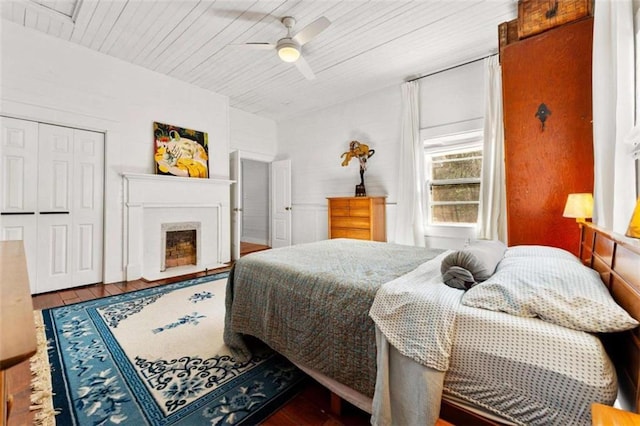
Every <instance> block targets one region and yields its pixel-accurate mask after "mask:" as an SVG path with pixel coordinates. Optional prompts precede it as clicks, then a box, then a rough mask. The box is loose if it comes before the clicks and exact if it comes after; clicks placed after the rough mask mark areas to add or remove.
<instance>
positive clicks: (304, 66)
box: [294, 56, 316, 80]
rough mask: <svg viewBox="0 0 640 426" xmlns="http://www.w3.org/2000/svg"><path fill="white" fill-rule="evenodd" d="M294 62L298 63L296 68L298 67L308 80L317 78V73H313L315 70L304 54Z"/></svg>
mask: <svg viewBox="0 0 640 426" xmlns="http://www.w3.org/2000/svg"><path fill="white" fill-rule="evenodd" d="M294 64H296V68H298V71H300V72H301V73H302V75H304V77H305V78H306V79H307V80H315V79H316V75H315V74H314V73H313V71H312V70H311V67H310V66H309V64H308V63H307V61H306V60H305V59H304V57H303V56H300V57H299V58H298V60H297V61H295V62H294Z"/></svg>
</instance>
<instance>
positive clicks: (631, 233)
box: [625, 198, 640, 238]
mask: <svg viewBox="0 0 640 426" xmlns="http://www.w3.org/2000/svg"><path fill="white" fill-rule="evenodd" d="M625 235H626V236H627V237H631V238H640V198H638V201H637V202H636V208H635V209H634V210H633V214H632V215H631V221H629V227H628V228H627V232H626V233H625Z"/></svg>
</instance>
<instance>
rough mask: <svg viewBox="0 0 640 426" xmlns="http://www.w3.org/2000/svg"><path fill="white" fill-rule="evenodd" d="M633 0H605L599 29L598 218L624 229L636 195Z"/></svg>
mask: <svg viewBox="0 0 640 426" xmlns="http://www.w3.org/2000/svg"><path fill="white" fill-rule="evenodd" d="M634 57H635V55H634V29H633V5H632V0H599V1H597V2H596V3H595V11H594V28H593V148H594V163H595V164H594V166H595V168H594V173H595V182H594V194H593V196H594V208H593V222H594V223H596V224H597V225H599V226H602V227H604V228H606V229H611V230H613V231H614V232H618V233H622V234H624V232H625V231H626V229H627V225H628V224H629V219H630V218H631V214H632V213H633V208H634V205H635V197H636V188H635V186H636V185H635V182H636V171H635V162H634V160H633V157H632V153H631V151H632V144H631V143H629V142H630V135H632V130H633V127H634V126H633V124H634V115H635V112H634V103H635V101H634V96H635V90H634V87H635V84H634V61H635V59H634Z"/></svg>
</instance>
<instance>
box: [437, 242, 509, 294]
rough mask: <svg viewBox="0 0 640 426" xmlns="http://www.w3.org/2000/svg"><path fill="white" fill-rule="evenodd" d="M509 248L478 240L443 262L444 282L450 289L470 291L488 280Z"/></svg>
mask: <svg viewBox="0 0 640 426" xmlns="http://www.w3.org/2000/svg"><path fill="white" fill-rule="evenodd" d="M506 250H507V246H506V245H505V244H504V243H503V242H501V241H497V240H478V241H475V242H474V243H472V244H471V245H470V246H468V247H465V248H464V249H463V250H458V251H454V252H453V253H450V254H449V255H448V256H447V257H445V258H444V259H443V260H442V264H441V265H440V272H441V273H442V281H444V283H445V284H446V285H448V286H449V287H453V288H459V289H461V290H469V289H470V288H471V287H473V286H474V285H476V284H477V283H480V282H482V281H485V280H487V279H488V278H489V277H490V276H491V275H493V273H494V272H495V270H496V266H498V263H499V262H500V261H501V260H502V258H503V257H504V252H505V251H506Z"/></svg>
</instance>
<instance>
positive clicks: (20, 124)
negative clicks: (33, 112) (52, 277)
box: [0, 117, 38, 293]
mask: <svg viewBox="0 0 640 426" xmlns="http://www.w3.org/2000/svg"><path fill="white" fill-rule="evenodd" d="M0 131H1V133H0V138H1V139H0V159H1V164H2V175H1V178H2V184H1V185H0V203H1V207H0V213H1V214H0V240H3V241H6V240H23V241H24V249H25V255H26V258H27V269H28V274H29V283H30V285H31V292H32V293H33V292H34V291H35V285H36V267H37V262H36V258H37V247H38V244H37V236H36V235H37V234H36V229H37V227H36V219H37V216H36V212H37V204H38V201H37V191H36V188H37V185H38V172H37V171H38V123H36V122H33V121H24V120H15V119H12V118H7V117H0Z"/></svg>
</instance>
